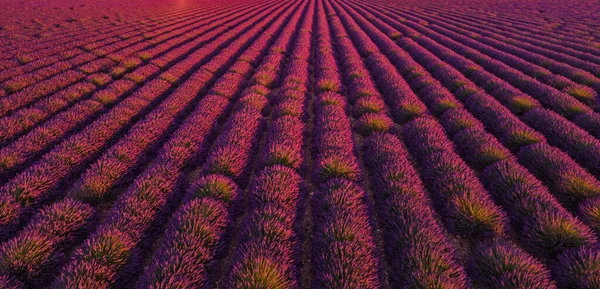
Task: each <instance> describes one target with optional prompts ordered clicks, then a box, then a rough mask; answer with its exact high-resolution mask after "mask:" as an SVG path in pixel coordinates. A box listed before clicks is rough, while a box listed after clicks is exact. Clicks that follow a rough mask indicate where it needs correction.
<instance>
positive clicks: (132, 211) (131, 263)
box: [55, 3, 287, 287]
mask: <svg viewBox="0 0 600 289" xmlns="http://www.w3.org/2000/svg"><path fill="white" fill-rule="evenodd" d="M283 4H284V5H282V6H279V8H278V10H280V11H282V10H283V9H284V8H285V6H286V5H285V4H287V3H283ZM274 12H275V13H274V14H272V15H271V16H270V17H267V18H266V19H274V18H275V17H276V16H277V15H278V13H277V12H276V11H274ZM262 13H268V10H267V11H263V12H262ZM271 21H273V20H271ZM239 85H241V83H240V84H239ZM226 99H227V98H226V97H223V96H219V95H213V96H208V97H206V98H204V99H203V101H205V100H206V101H207V102H209V101H210V102H212V101H217V102H218V103H220V105H219V107H218V109H217V110H216V111H211V112H210V113H208V116H210V118H211V119H210V121H208V122H206V120H207V119H205V118H206V116H205V115H203V113H204V114H206V113H207V111H204V109H201V110H197V111H196V112H195V113H194V114H193V115H192V117H191V119H188V120H186V122H184V124H183V125H182V127H181V128H180V129H179V130H178V131H176V132H175V136H176V138H175V139H172V140H171V141H169V142H168V143H167V144H166V146H165V147H164V150H163V151H162V152H161V154H160V155H159V156H158V158H157V159H156V160H155V161H154V162H153V163H152V164H151V165H150V166H149V168H148V169H147V170H145V171H144V172H143V173H142V174H141V175H140V176H139V177H137V178H136V180H135V181H134V184H133V185H132V186H130V187H129V188H128V191H127V192H125V194H124V195H123V196H122V197H121V198H120V199H119V200H118V201H117V204H115V206H113V208H112V209H111V212H112V213H111V214H109V216H110V217H109V218H108V219H106V220H105V221H104V222H103V224H102V225H101V226H100V227H99V228H98V230H97V231H96V232H95V233H94V234H93V235H92V236H91V237H90V238H88V240H87V241H86V242H85V243H84V245H83V246H82V247H80V248H79V249H78V250H77V252H76V253H75V256H74V257H73V258H72V262H71V263H70V265H68V266H67V267H66V268H65V269H64V270H63V271H62V273H61V276H60V277H59V278H58V279H57V281H56V282H55V287H69V286H72V285H74V284H82V283H81V282H97V286H99V287H107V286H109V285H110V284H112V283H113V282H117V281H118V280H122V279H121V278H128V276H127V275H128V274H127V273H126V272H128V270H127V268H130V267H137V266H140V258H142V257H143V256H142V254H141V253H140V250H141V248H143V247H145V246H146V245H145V244H146V243H147V242H148V241H149V238H145V236H147V235H148V234H151V232H150V231H151V226H152V224H153V223H154V222H155V221H156V219H157V218H160V216H159V214H158V213H159V212H160V211H161V210H164V207H165V206H166V205H168V202H169V200H170V199H171V198H173V197H174V194H175V193H174V190H175V188H176V185H177V180H178V178H179V174H176V173H174V172H180V171H181V169H182V168H183V166H184V165H185V164H186V163H187V162H188V161H189V159H190V158H191V156H193V155H198V154H199V153H200V152H201V151H203V150H205V149H206V148H207V147H206V146H205V144H206V141H207V138H206V137H207V136H208V133H209V132H210V131H211V130H212V129H211V128H214V123H215V121H216V118H217V116H218V115H219V114H220V113H221V112H222V111H223V110H224V109H225V104H226V103H227V100H226ZM210 102H209V103H210ZM203 108H208V109H211V108H210V107H203ZM247 108H249V107H246V106H244V105H243V104H242V105H240V107H239V108H238V110H237V111H238V112H239V113H235V114H234V116H232V118H231V119H230V120H229V121H228V124H226V127H225V129H224V132H223V134H221V136H219V138H218V139H217V141H216V146H215V148H214V149H212V150H211V154H210V155H209V159H210V158H213V159H214V158H219V157H225V158H221V159H223V160H224V161H234V162H235V161H237V160H236V159H229V160H228V159H227V158H226V156H227V155H226V154H223V152H224V150H220V149H219V148H218V146H219V145H222V144H223V143H224V142H228V141H230V140H232V138H235V136H236V134H237V133H242V135H241V137H240V138H239V139H238V141H239V142H238V143H236V144H238V145H240V146H245V147H247V149H246V151H248V149H249V145H248V139H247V137H246V138H244V137H243V136H244V135H246V136H248V137H252V135H253V133H252V131H256V129H257V128H258V124H259V122H258V120H259V119H260V112H259V111H258V112H257V111H256V110H252V109H250V110H249V109H247ZM257 114H258V115H257ZM199 121H200V122H199ZM240 125H241V126H240ZM197 126H199V127H197ZM198 128H200V129H203V134H202V135H201V136H200V137H201V138H200V139H198V143H197V144H198V145H196V146H192V147H191V148H190V149H185V150H183V151H182V152H179V151H178V150H181V149H182V148H181V147H179V148H178V147H171V145H170V144H171V143H173V142H175V143H177V142H178V141H177V138H182V137H183V138H187V137H190V136H187V130H190V129H191V130H195V129H198ZM179 132H181V133H183V134H179ZM191 137H195V136H191ZM183 145H186V146H188V147H189V146H190V143H189V142H187V141H186V142H185V143H183ZM184 147H185V146H184ZM171 148H173V149H177V150H175V151H171ZM240 148H241V147H240ZM163 152H164V153H163ZM173 153H176V154H174V155H171V154H173ZM213 164H215V163H214V162H212V163H211V162H209V161H207V162H206V164H205V167H206V171H211V170H219V169H221V168H223V167H219V166H218V165H217V166H214V165H213ZM157 180H160V181H158V182H157ZM147 194H151V195H152V197H151V198H148V197H147V196H148V195H147ZM208 208H213V207H208ZM215 225H216V224H215ZM116 236H120V237H121V238H123V239H122V240H121V241H115V239H114V237H116ZM103 242H108V243H109V244H113V245H115V246H119V248H121V250H120V251H116V252H115V255H113V257H114V258H112V259H111V260H112V261H114V262H106V263H103V264H102V265H103V266H104V267H89V266H88V264H89V263H90V262H94V256H96V254H95V253H94V252H95V249H94V248H95V246H96V244H101V243H103ZM99 270H101V271H102V272H106V274H104V277H105V278H103V280H97V279H96V278H94V277H93V276H94V275H95V274H96V273H95V272H101V271H99ZM94 279H95V280H94Z"/></svg>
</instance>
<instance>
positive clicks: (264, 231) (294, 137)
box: [225, 1, 314, 288]
mask: <svg viewBox="0 0 600 289" xmlns="http://www.w3.org/2000/svg"><path fill="white" fill-rule="evenodd" d="M313 13H314V1H310V2H309V3H308V4H307V7H306V10H305V11H304V12H303V13H302V15H301V17H302V19H301V20H299V19H295V21H294V22H296V21H298V23H299V26H298V28H297V29H298V31H297V32H296V33H297V34H296V35H295V41H294V43H293V45H292V46H291V55H290V59H291V60H290V61H289V62H288V63H287V66H286V69H285V72H284V75H285V76H284V78H283V79H282V81H281V86H280V90H279V92H278V93H277V95H276V99H275V103H276V106H275V108H274V112H275V113H274V114H273V115H272V118H273V121H272V123H271V125H270V127H269V129H268V132H267V139H266V142H265V146H264V148H263V150H262V152H259V154H260V156H261V159H260V161H259V166H258V167H257V170H259V173H258V174H257V177H256V178H255V179H254V181H253V182H252V185H251V188H250V190H249V192H250V195H249V196H250V198H249V208H248V215H247V216H245V218H244V220H243V221H242V224H241V226H242V229H241V234H240V237H239V242H238V243H237V244H236V248H237V249H236V250H235V252H234V253H233V261H232V265H231V268H230V269H229V270H228V271H227V272H228V274H227V278H226V283H225V288H255V287H273V288H279V287H281V288H297V287H298V281H297V279H298V275H299V270H298V268H297V267H296V266H295V260H296V258H294V256H295V250H296V249H297V248H296V246H297V245H296V244H297V239H298V232H297V228H296V227H295V225H296V224H297V222H298V220H299V217H300V216H301V215H298V214H297V211H298V206H299V202H300V201H301V200H300V184H301V182H302V178H301V177H300V175H299V174H298V172H297V170H298V169H299V166H300V165H301V163H302V161H303V159H302V154H301V150H302V147H301V146H302V144H303V129H304V124H303V122H302V115H303V107H304V103H303V102H304V100H305V91H306V89H307V85H308V81H309V79H308V62H307V59H308V57H309V56H310V50H309V49H310V47H311V32H312V31H311V26H312V19H313ZM292 31H293V30H289V32H290V36H291V32H292ZM286 34H287V33H286ZM280 39H281V40H284V39H282V38H280ZM290 44H291V43H290V42H289V40H288V41H281V42H278V43H276V44H275V45H274V47H273V48H272V49H271V55H272V57H267V59H268V61H267V62H265V63H263V64H264V65H263V66H262V67H261V68H263V69H265V71H264V72H265V73H267V71H268V70H267V69H268V67H269V66H271V65H273V66H275V67H276V63H277V62H279V61H280V60H282V59H283V58H282V57H281V56H283V55H282V54H281V53H280V51H279V50H278V49H279V48H283V49H285V48H286V47H289V46H290ZM288 49H290V48H288ZM272 72H274V73H276V72H277V71H272ZM261 75H264V74H261ZM255 80H256V81H259V82H263V80H265V78H264V77H260V78H257V79H255ZM285 107H294V109H295V111H294V112H295V113H292V112H288V111H286V109H285ZM263 276H269V277H268V278H264V277H263Z"/></svg>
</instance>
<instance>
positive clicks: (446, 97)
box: [367, 14, 554, 288]
mask: <svg viewBox="0 0 600 289" xmlns="http://www.w3.org/2000/svg"><path fill="white" fill-rule="evenodd" d="M367 15H368V14H367ZM375 34H376V33H372V34H371V35H375ZM382 39H383V38H382ZM396 61H397V63H398V64H399V66H400V67H407V68H408V69H406V70H405V72H404V73H405V74H406V77H407V78H408V79H409V80H411V86H413V88H418V89H419V90H422V91H423V92H425V93H423V94H420V96H421V97H423V99H424V100H425V101H426V102H427V103H428V106H430V107H432V108H435V112H436V113H439V114H443V115H444V116H445V115H447V114H448V113H444V112H445V111H447V112H450V111H456V108H457V107H460V103H459V102H458V101H457V100H456V99H454V97H453V96H452V95H451V94H449V93H448V92H447V91H445V89H444V88H443V87H442V86H441V84H440V83H438V82H437V81H436V80H434V79H432V78H431V77H428V76H427V72H426V71H424V70H423V69H422V68H420V66H419V65H418V64H417V63H415V62H414V61H413V60H412V59H411V58H410V56H408V55H407V56H406V57H402V58H396ZM431 65H432V66H435V64H434V63H432V64H431ZM432 92H434V94H431V93H432ZM455 119H456V118H455ZM475 121H476V120H475ZM468 124H469V122H463V121H459V122H457V123H456V124H454V125H453V126H450V127H449V128H450V129H453V130H459V129H462V128H461V127H462V126H464V125H468ZM479 126H480V127H481V125H480V124H479ZM436 127H437V129H436ZM419 131H420V132H421V133H422V134H421V136H423V137H424V136H426V135H427V134H429V137H430V138H429V139H428V140H429V141H423V142H420V143H421V144H427V145H421V148H420V149H414V151H417V152H422V151H429V154H430V157H429V158H430V159H432V160H433V162H432V163H433V164H434V165H433V166H435V165H438V164H440V162H441V163H443V164H442V166H446V167H452V168H453V169H458V170H461V169H460V167H461V165H460V161H459V160H460V159H457V160H455V161H454V162H452V161H450V160H451V158H450V156H451V152H452V149H451V147H452V146H451V145H450V144H448V143H447V145H446V147H450V149H444V148H443V147H444V146H443V145H441V143H439V145H435V143H436V140H437V141H438V142H439V141H441V140H443V139H444V138H445V137H444V132H443V131H441V128H440V127H439V125H437V126H436V125H435V122H433V121H431V120H427V119H417V120H414V121H412V122H410V123H408V124H407V125H406V126H405V127H404V131H403V132H404V134H403V135H404V136H405V139H406V140H407V143H408V147H409V149H411V146H414V145H415V144H414V142H418V141H419V138H418V137H416V136H418V135H419V134H418V132H419ZM436 136H437V138H436ZM423 140H425V138H423ZM411 143H412V144H411ZM466 143H467V144H468V143H469V142H466ZM483 152H485V153H487V151H483ZM499 152H501V153H505V154H506V153H508V154H509V152H507V151H506V150H505V151H504V152H502V151H499ZM470 153H471V154H472V153H473V150H471V151H470ZM426 154H427V153H426ZM444 155H446V156H444ZM415 156H416V159H417V160H419V159H420V156H419V155H418V154H417V155H415ZM491 156H492V157H493V158H492V160H493V159H494V158H498V157H500V159H502V154H500V155H494V154H493V153H492V154H491ZM505 156H506V155H505ZM471 157H472V159H473V158H475V159H476V158H477V150H475V156H474V157H473V156H471ZM427 158H428V157H427V156H425V157H424V159H427ZM421 159H423V158H421ZM482 159H484V160H486V158H482ZM444 161H446V162H444ZM486 161H489V160H486ZM462 168H463V169H462V171H463V172H464V169H465V168H467V167H465V166H464V165H462ZM467 170H468V168H467ZM451 172H452V173H454V172H455V171H450V170H448V171H446V172H445V173H446V174H449V173H450V175H452V173H451ZM422 173H423V177H424V179H425V180H426V181H428V182H433V183H434V184H433V185H435V179H436V178H428V177H427V174H428V173H430V171H429V170H428V169H427V168H426V167H423V171H422ZM466 174H467V175H468V174H469V173H468V171H467V173H466ZM453 175H454V176H455V177H454V178H452V177H448V178H443V179H444V181H445V182H449V181H451V180H452V181H458V180H461V177H458V176H459V175H457V174H456V173H454V174H453ZM471 175H473V174H472V173H471ZM465 177H466V176H463V177H462V179H463V180H465ZM429 179H431V180H429ZM471 179H472V181H471V182H469V183H464V182H463V183H462V185H459V186H455V185H449V184H447V185H448V188H452V187H454V188H457V187H461V188H462V189H461V190H464V189H466V188H470V189H475V188H476V187H477V186H474V184H475V183H478V181H477V179H476V178H471ZM459 183H461V182H460V181H459V182H458V183H457V184H459ZM467 184H469V185H467ZM479 187H480V188H479V190H480V191H483V188H481V185H479ZM432 191H442V192H443V191H444V188H443V186H442V187H440V188H438V187H435V188H434V189H433V190H432ZM451 193H452V190H450V193H449V194H448V195H450V196H452V194H451ZM486 194H487V193H486ZM475 204H477V203H475ZM491 205H492V206H491V207H492V208H493V203H492V204H491ZM475 208H478V209H475V210H473V211H475V212H477V213H486V212H485V206H481V205H480V206H476V207H475ZM479 216H484V217H486V218H480V219H479V220H482V219H483V220H488V221H489V220H490V216H492V217H493V216H494V215H493V214H492V215H487V216H486V215H485V214H481V215H479ZM499 216H500V219H503V216H502V215H499ZM477 220H478V219H477V218H472V219H471V220H470V221H471V222H473V223H475V224H477ZM499 223H500V226H503V225H504V222H503V221H500V222H499ZM480 224H481V223H480ZM482 235H483V236H484V233H483V232H481V233H478V234H477V236H478V237H480V238H481V237H482ZM497 246H500V247H505V248H511V250H513V251H512V254H513V256H514V258H515V259H514V260H511V261H512V262H514V263H518V264H530V267H531V268H530V270H524V271H522V272H518V275H513V276H511V277H508V276H510V275H508V276H507V277H503V278H506V279H493V278H484V276H481V275H480V272H481V271H487V272H490V271H492V272H506V273H508V272H509V270H510V269H507V267H503V266H509V265H508V264H510V262H507V261H506V260H502V259H496V260H493V258H494V256H491V257H490V258H492V262H489V263H484V262H480V263H478V264H470V266H469V271H470V273H471V274H470V275H471V276H473V281H474V282H476V283H478V284H480V285H485V286H490V287H494V286H499V285H498V281H502V283H500V284H504V285H500V287H495V288H503V287H502V286H506V285H507V282H508V283H512V284H530V285H532V286H533V285H535V286H536V288H550V287H548V286H554V285H552V282H551V281H550V279H549V274H548V272H547V270H545V269H544V267H543V265H541V264H540V263H539V262H537V261H535V260H534V259H533V258H531V257H529V256H528V255H527V254H526V253H525V252H522V251H520V250H518V249H517V248H516V247H515V246H514V245H511V244H510V243H506V242H500V243H498V242H495V243H494V244H485V243H484V244H482V245H481V246H479V248H478V249H476V251H475V252H474V254H478V253H481V252H483V250H486V249H488V248H490V247H497ZM511 272H515V271H512V270H511ZM499 274H500V273H499ZM511 274H514V273H511ZM513 282H516V283H513Z"/></svg>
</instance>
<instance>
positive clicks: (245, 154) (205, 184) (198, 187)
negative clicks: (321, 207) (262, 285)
mask: <svg viewBox="0 0 600 289" xmlns="http://www.w3.org/2000/svg"><path fill="white" fill-rule="evenodd" d="M301 11H302V9H300V8H298V10H296V12H295V13H294V14H293V15H292V16H291V18H290V19H289V23H290V24H289V25H286V27H285V28H284V29H283V31H282V32H281V34H280V36H279V37H278V38H277V41H276V42H277V43H281V42H286V41H289V39H291V37H292V33H293V29H295V26H296V25H294V24H295V23H297V22H298V18H299V16H300V15H301ZM281 21H283V18H281V19H280V21H279V22H281ZM264 35H270V33H265V34H264ZM250 51H252V50H250ZM251 53H252V52H251ZM272 54H273V53H272V52H271V53H269V54H268V55H267V56H266V57H265V59H264V60H263V63H262V65H261V66H260V67H259V68H258V69H257V73H255V75H254V77H253V79H255V80H256V79H257V75H260V74H259V73H260V71H263V69H264V67H265V66H267V65H269V63H272V62H269V61H268V60H269V59H272V58H270V57H269V56H270V55H272ZM277 54H279V53H277ZM248 56H250V55H247V54H244V55H243V56H242V57H241V58H242V59H249V58H247V57H248ZM249 60H250V61H253V60H252V59H249ZM280 60H281V59H280ZM257 64H258V63H257ZM278 70H279V69H278V68H275V71H273V72H275V73H277V72H278ZM259 86H260V85H259ZM256 89H257V85H254V86H250V87H249V89H248V94H247V95H246V96H245V97H243V98H242V99H241V100H240V101H241V106H242V107H241V108H240V110H238V112H236V114H235V115H234V116H233V117H232V119H231V120H230V122H229V123H228V124H227V126H226V128H225V130H224V132H223V134H222V135H221V136H220V137H219V139H218V140H217V142H216V144H215V149H214V150H213V151H212V152H211V154H210V155H209V157H208V160H207V162H206V163H205V165H204V167H203V168H202V172H204V173H213V172H217V173H224V174H229V175H230V176H231V177H234V178H235V179H238V180H239V175H240V174H239V173H237V174H236V172H238V171H239V170H235V169H233V170H232V167H236V168H239V167H240V166H237V165H232V166H230V167H229V168H226V169H225V170H221V169H222V168H224V166H222V165H221V166H219V165H217V166H215V165H214V164H215V162H214V161H213V162H211V161H210V159H211V158H212V159H213V160H216V159H217V158H218V157H219V156H222V157H221V159H222V160H223V161H230V162H236V163H240V164H242V163H247V162H248V160H249V157H250V156H249V149H250V147H251V146H250V144H251V143H252V141H250V140H251V139H252V136H253V135H255V133H252V130H251V129H249V127H248V126H249V123H253V122H254V123H256V125H254V126H252V125H250V126H251V127H254V128H255V129H257V128H258V122H255V121H249V120H250V119H244V116H245V115H248V113H251V114H250V115H254V116H255V117H258V118H252V120H258V119H260V114H259V113H260V111H261V110H262V109H263V108H264V107H265V105H266V98H265V96H263V95H260V94H257V93H255V90H256ZM263 89H264V90H263V92H265V93H266V94H268V93H269V90H268V88H266V87H263ZM237 115H239V117H241V118H239V117H238V118H239V121H236V120H235V118H236V117H237ZM228 128H229V129H228ZM232 145H233V146H234V147H232V150H228V151H231V152H232V153H234V154H235V155H236V156H237V157H235V158H227V157H231V156H232V155H231V154H229V155H228V154H222V152H223V150H221V149H219V147H229V146H232ZM224 157H225V158H224ZM242 159H246V161H242ZM221 163H222V164H226V163H224V162H221ZM242 166H244V165H242ZM215 170H216V171H215ZM282 176H283V175H282ZM264 177H265V178H268V176H266V175H264ZM260 178H261V176H259V177H258V179H260ZM282 182H283V184H284V185H285V184H286V180H280V181H276V182H275V183H277V184H280V183H282ZM258 183H259V184H260V183H261V182H260V181H259V182H258ZM268 184H269V183H262V185H258V186H259V187H262V188H266V187H268V186H269V185H268ZM235 187H236V185H235V183H234V182H233V181H232V180H231V179H230V178H228V177H225V176H223V175H208V176H206V177H202V178H200V179H199V181H193V184H192V185H191V187H190V188H191V189H190V190H191V191H189V192H188V194H187V197H186V199H187V198H191V199H193V200H192V201H189V202H186V204H185V205H183V207H182V208H181V209H179V210H178V212H176V215H177V214H180V215H177V216H181V217H178V218H177V220H185V219H184V218H190V219H191V220H194V219H195V218H194V217H193V215H192V213H193V211H192V208H194V207H197V206H200V205H201V206H203V207H206V208H214V210H217V209H218V210H221V211H223V212H222V216H219V219H218V220H220V221H217V222H214V223H211V226H210V230H212V234H211V235H210V236H205V235H197V236H194V235H192V234H193V232H189V231H186V224H187V223H188V222H185V223H183V222H175V223H172V227H171V228H172V229H171V231H169V232H168V233H167V238H165V239H164V240H163V244H164V245H163V247H162V248H161V250H160V251H159V253H158V254H159V255H158V256H163V257H159V258H158V261H156V262H155V263H154V264H153V265H152V266H151V267H149V268H148V269H146V275H145V278H144V279H143V281H142V282H141V283H140V286H145V285H148V284H152V285H154V286H160V285H159V284H164V285H165V286H166V284H169V286H173V285H175V284H179V285H187V286H200V285H202V284H206V283H207V282H208V276H207V273H206V266H205V265H204V264H203V263H205V262H206V261H208V260H211V259H214V257H215V254H216V251H218V249H219V247H218V244H219V242H218V240H220V239H221V238H222V237H223V235H224V234H225V228H226V226H225V224H227V222H228V221H229V222H230V220H228V219H230V218H231V217H229V215H228V209H229V208H231V207H232V206H231V205H230V203H231V202H234V201H235V200H236V199H237V198H236V196H237V194H236V193H235V191H236V190H237V189H232V188H235ZM254 191H255V190H254ZM194 192H195V193H194ZM187 216H189V217H187ZM252 223H253V224H257V222H252ZM212 224H215V225H212ZM182 240H189V243H187V244H186V245H180V246H178V247H174V246H172V245H171V244H172V243H174V242H177V243H180V242H181V241H182ZM207 250H208V251H207ZM190 254H200V255H196V256H199V257H200V258H198V259H197V261H195V262H193V263H190V264H187V266H185V267H179V268H177V267H174V270H173V271H172V272H169V273H165V272H164V270H163V269H162V268H164V266H173V265H175V264H177V262H174V260H175V259H178V258H186V257H185V256H186V255H190ZM202 260H206V261H204V262H203V261H202ZM257 265H258V266H260V264H257ZM251 268H252V267H251ZM161 272H162V273H161ZM174 276H179V278H174ZM175 280H176V281H175ZM173 282H178V283H173Z"/></svg>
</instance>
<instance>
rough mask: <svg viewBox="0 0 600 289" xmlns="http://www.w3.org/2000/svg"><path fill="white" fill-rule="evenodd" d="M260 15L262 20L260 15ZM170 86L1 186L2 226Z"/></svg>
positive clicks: (146, 91)
mask: <svg viewBox="0 0 600 289" xmlns="http://www.w3.org/2000/svg"><path fill="white" fill-rule="evenodd" d="M261 12H262V11H261ZM260 16H263V17H264V15H260ZM255 17H256V16H255ZM261 18H262V17H261ZM257 21H258V20H257ZM251 24H252V22H250V21H249V22H247V23H246V25H244V26H240V27H238V28H237V29H234V30H232V31H230V33H226V34H223V35H222V36H221V37H220V38H218V39H217V40H215V41H214V42H212V43H211V44H209V45H207V46H206V47H205V48H206V50H204V49H202V50H198V51H196V52H195V53H194V54H192V55H190V56H188V58H189V59H192V60H194V61H195V62H201V61H204V59H205V58H206V57H209V56H211V55H212V54H213V53H214V51H215V50H216V48H218V47H220V46H223V45H225V44H227V43H228V42H230V41H231V40H230V39H231V38H232V37H234V36H236V35H238V34H240V33H242V32H243V31H244V30H246V29H247V28H248V26H249V25H251ZM180 63H181V62H180ZM190 64H191V65H190ZM193 64H194V63H189V64H188V65H190V68H192V67H193ZM170 86H171V84H170V83H168V82H166V81H164V80H162V79H154V80H152V81H151V82H149V83H148V84H146V85H144V86H143V87H142V88H141V89H140V90H137V91H136V92H135V93H134V94H133V95H132V96H130V97H128V98H127V99H125V100H124V101H123V102H121V103H120V104H119V105H117V106H116V107H115V108H113V109H112V110H110V111H109V112H107V113H106V114H104V115H102V117H101V118H99V119H98V120H97V121H95V122H93V123H92V124H90V125H89V126H88V127H87V128H86V129H84V130H83V131H81V132H80V133H78V134H76V135H73V136H72V137H70V138H69V139H67V140H65V141H64V142H63V143H61V144H60V145H59V146H57V147H56V148H55V149H53V150H52V151H51V152H50V153H48V154H47V155H45V156H44V158H43V159H42V160H40V161H39V162H37V163H36V164H34V165H33V166H31V167H29V168H28V169H27V170H25V171H24V172H22V173H21V174H19V175H17V176H16V177H15V178H14V179H12V180H11V181H9V182H8V183H7V184H5V185H4V186H3V187H2V190H3V201H4V203H5V204H6V205H7V208H10V209H7V210H5V211H4V212H3V213H4V214H3V216H4V218H3V225H4V226H5V227H6V226H9V227H10V225H11V224H12V223H13V222H14V221H16V220H18V219H19V218H20V217H19V215H22V214H23V213H25V211H27V208H29V207H31V206H32V205H36V204H38V203H39V202H41V201H43V199H45V197H47V196H48V194H49V193H50V192H51V189H52V188H53V187H54V186H56V184H57V183H58V182H59V181H60V180H61V179H62V177H63V176H65V175H67V174H68V173H69V172H70V171H71V170H72V169H73V168H76V167H77V166H79V165H81V164H82V163H84V162H86V160H87V159H88V158H90V156H92V155H93V154H91V153H92V152H95V151H97V150H98V149H99V148H101V146H102V145H103V144H104V143H105V142H106V141H107V139H108V138H109V137H110V136H112V135H113V134H114V133H116V132H117V131H118V130H120V129H121V127H122V126H123V125H125V124H127V123H128V122H129V121H130V120H131V119H132V118H133V117H134V116H135V115H136V114H137V113H139V111H141V110H142V109H143V108H144V107H146V106H149V105H151V104H152V103H153V102H154V101H155V100H156V99H157V98H159V97H160V96H161V94H163V93H165V92H167V90H168V89H169V87H170Z"/></svg>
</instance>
